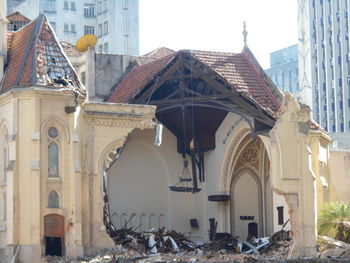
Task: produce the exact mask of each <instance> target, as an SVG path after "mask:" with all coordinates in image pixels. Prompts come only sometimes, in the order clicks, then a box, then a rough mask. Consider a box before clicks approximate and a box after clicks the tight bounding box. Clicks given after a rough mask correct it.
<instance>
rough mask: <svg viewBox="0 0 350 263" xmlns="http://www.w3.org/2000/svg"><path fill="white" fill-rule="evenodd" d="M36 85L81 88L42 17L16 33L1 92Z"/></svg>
mask: <svg viewBox="0 0 350 263" xmlns="http://www.w3.org/2000/svg"><path fill="white" fill-rule="evenodd" d="M35 84H41V85H51V86H53V87H61V86H62V85H63V86H70V87H75V88H80V87H81V84H80V82H79V80H78V78H77V76H76V73H75V72H74V70H73V68H72V66H71V65H70V63H69V61H68V59H67V57H66V56H65V54H64V52H63V50H62V48H61V46H60V45H59V43H58V41H57V39H56V37H55V35H54V33H53V32H52V29H51V27H50V26H49V23H48V21H47V19H46V17H45V16H42V15H40V16H39V17H38V18H37V19H36V20H34V21H33V22H31V23H29V24H27V25H26V26H24V27H23V28H21V29H20V30H18V31H17V32H15V33H14V34H13V38H12V44H11V48H10V50H9V56H8V65H7V68H6V71H5V75H4V79H3V85H2V87H1V92H6V91H8V90H9V89H11V88H14V87H16V86H23V87H29V86H33V85H35Z"/></svg>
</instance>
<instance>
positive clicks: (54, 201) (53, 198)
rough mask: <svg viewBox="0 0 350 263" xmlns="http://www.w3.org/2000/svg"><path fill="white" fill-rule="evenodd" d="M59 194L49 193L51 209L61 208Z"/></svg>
mask: <svg viewBox="0 0 350 263" xmlns="http://www.w3.org/2000/svg"><path fill="white" fill-rule="evenodd" d="M58 199H59V198H58V194H57V192H56V191H51V192H50V193H49V200H48V207H49V208H59V200H58Z"/></svg>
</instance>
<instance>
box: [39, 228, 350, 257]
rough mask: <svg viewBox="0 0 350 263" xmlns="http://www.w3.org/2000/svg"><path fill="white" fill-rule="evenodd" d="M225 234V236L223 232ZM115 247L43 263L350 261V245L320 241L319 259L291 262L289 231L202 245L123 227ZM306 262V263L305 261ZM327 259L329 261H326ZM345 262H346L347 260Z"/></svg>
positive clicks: (326, 239) (225, 237)
mask: <svg viewBox="0 0 350 263" xmlns="http://www.w3.org/2000/svg"><path fill="white" fill-rule="evenodd" d="M221 234H222V233H221ZM113 240H114V241H115V244H116V246H115V247H114V248H110V249H105V250H103V251H101V252H100V253H99V254H98V255H97V256H95V257H85V258H75V259H74V258H69V257H63V258H60V257H51V256H47V257H45V258H43V261H42V262H43V263H51V262H52V263H65V262H69V263H107V262H109V263H160V262H161V263H165V262H174V263H175V262H181V263H196V262H198V263H199V262H200V263H204V262H222V263H227V262H237V263H238V262H261V263H267V262H276V263H277V262H286V263H287V262H290V263H292V262H294V263H295V262H315V263H316V262H317V263H319V262H320V263H321V262H350V244H347V243H344V242H341V241H338V240H335V239H332V238H329V237H322V236H320V237H319V238H318V247H317V249H318V251H319V257H318V258H313V259H311V258H307V259H306V258H305V259H297V260H288V259H287V258H288V255H289V251H290V247H291V245H292V241H291V238H290V235H289V232H288V231H284V230H281V231H278V232H276V233H274V234H272V235H271V236H270V237H263V238H254V237H251V238H249V239H248V240H246V241H240V240H238V239H236V238H234V237H233V236H232V235H230V234H228V233H225V234H224V235H214V240H213V241H211V242H209V243H206V244H203V243H195V242H193V241H191V240H189V239H188V238H187V237H186V236H185V235H184V234H182V233H178V232H176V231H174V230H170V231H166V230H165V228H160V229H158V230H157V231H155V230H150V231H147V232H137V231H135V229H134V230H133V229H132V228H127V227H123V228H122V229H118V230H114V231H113ZM305 260H306V261H305ZM325 260H326V261H325ZM344 260H345V261H344Z"/></svg>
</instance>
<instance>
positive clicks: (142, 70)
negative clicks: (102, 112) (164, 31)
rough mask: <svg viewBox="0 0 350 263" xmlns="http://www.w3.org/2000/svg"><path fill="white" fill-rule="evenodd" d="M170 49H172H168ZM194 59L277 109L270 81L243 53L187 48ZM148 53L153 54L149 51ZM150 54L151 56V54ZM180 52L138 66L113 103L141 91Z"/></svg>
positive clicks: (260, 101) (121, 86) (262, 102)
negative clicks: (266, 79)
mask: <svg viewBox="0 0 350 263" xmlns="http://www.w3.org/2000/svg"><path fill="white" fill-rule="evenodd" d="M162 50H164V49H157V50H155V51H154V54H162V53H163V51H162ZM167 51H169V50H167ZM187 52H190V53H191V54H192V55H193V56H194V57H195V58H197V59H198V60H199V61H201V62H202V63H204V64H205V65H207V66H208V67H210V68H211V69H213V70H214V71H215V72H217V73H218V74H219V75H221V76H222V77H223V78H225V79H226V80H227V82H228V83H230V84H231V85H232V86H233V87H235V88H236V89H237V90H239V91H244V92H246V93H247V94H248V95H250V96H251V98H253V99H254V100H255V101H256V102H257V103H258V104H259V105H260V106H261V107H263V108H265V109H270V110H271V111H273V112H276V111H277V110H278V109H279V107H280V103H279V101H278V99H276V98H275V96H274V94H273V93H272V92H271V90H270V87H269V84H267V83H266V82H265V81H264V79H262V78H261V76H260V75H259V72H258V70H257V69H256V68H255V67H254V63H250V61H249V57H248V56H245V54H243V53H226V52H211V51H198V50H188V51H187ZM149 54H152V52H151V53H149ZM149 54H148V55H149ZM176 54H177V53H176V52H175V51H173V54H172V55H168V56H166V57H163V58H161V59H158V60H155V61H153V62H151V63H148V64H145V65H142V66H139V67H135V68H134V69H133V70H132V71H131V73H130V74H128V75H127V76H126V77H125V78H124V79H123V81H122V82H121V83H120V84H119V85H118V87H117V88H116V90H115V92H114V93H113V95H112V96H111V97H110V99H109V101H110V102H121V103H126V102H128V101H129V100H130V99H131V98H132V97H133V96H134V95H135V94H136V93H137V92H138V91H140V90H141V89H142V88H143V87H144V86H145V85H146V84H147V83H148V82H149V81H150V80H151V79H152V78H153V77H154V76H155V75H156V74H157V73H158V72H159V71H160V70H161V69H162V68H163V67H164V66H165V65H166V64H167V63H168V62H170V60H171V59H172V58H174V57H175V55H176Z"/></svg>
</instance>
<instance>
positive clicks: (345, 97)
mask: <svg viewBox="0 0 350 263" xmlns="http://www.w3.org/2000/svg"><path fill="white" fill-rule="evenodd" d="M349 7H350V1H349V0H298V12H299V18H298V19H299V42H298V48H299V56H298V60H299V83H300V89H301V90H302V92H303V100H304V102H306V103H307V104H309V105H310V106H311V107H312V109H313V118H314V119H315V120H316V121H317V122H318V123H319V124H320V125H321V126H322V127H323V128H324V129H325V130H326V131H328V132H330V133H334V132H349V131H350V95H349V94H350V92H349V89H350V62H349V61H350V53H349V14H350V9H349Z"/></svg>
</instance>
